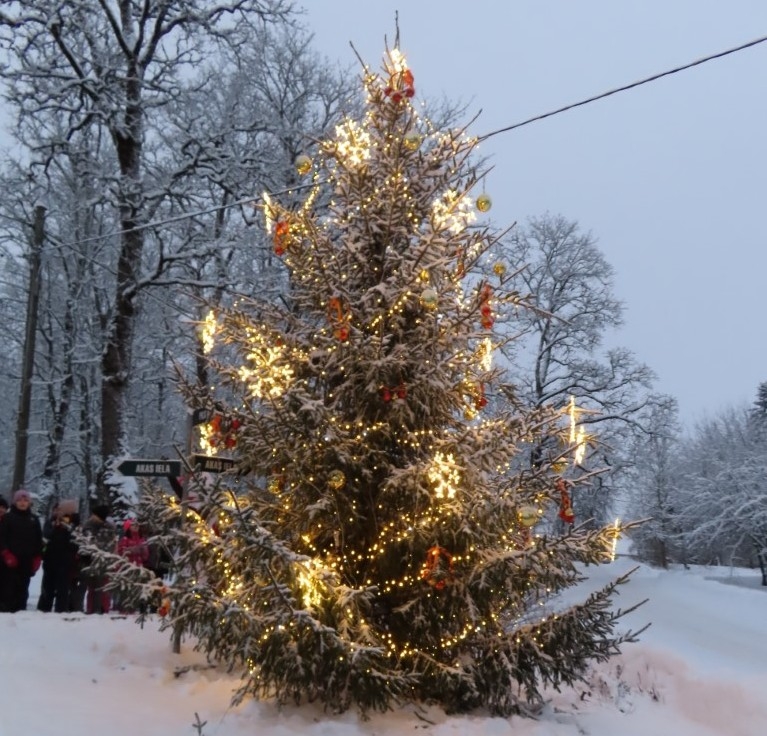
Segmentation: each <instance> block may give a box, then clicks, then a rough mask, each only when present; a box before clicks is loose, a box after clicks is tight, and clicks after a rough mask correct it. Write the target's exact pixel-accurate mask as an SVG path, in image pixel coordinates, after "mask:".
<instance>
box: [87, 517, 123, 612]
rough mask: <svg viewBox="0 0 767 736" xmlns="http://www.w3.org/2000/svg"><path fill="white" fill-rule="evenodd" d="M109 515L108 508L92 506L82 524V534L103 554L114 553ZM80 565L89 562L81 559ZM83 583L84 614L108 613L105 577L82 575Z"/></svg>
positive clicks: (112, 530) (109, 601)
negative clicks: (88, 515) (102, 551)
mask: <svg viewBox="0 0 767 736" xmlns="http://www.w3.org/2000/svg"><path fill="white" fill-rule="evenodd" d="M109 514H110V509H109V506H103V505H102V506H94V508H93V509H92V510H91V515H90V517H89V518H88V519H87V521H86V522H85V523H84V524H83V534H85V535H86V536H87V537H89V538H90V541H91V542H93V543H94V544H95V545H96V546H97V547H98V548H99V549H101V550H104V551H105V552H114V551H115V527H114V524H112V522H111V521H108V517H109ZM80 564H81V566H83V567H87V565H88V564H90V560H89V559H87V558H85V557H82V556H81V560H80ZM83 582H84V583H85V613H109V609H110V606H111V596H110V595H109V592H108V591H106V590H104V586H105V585H106V584H107V578H106V576H105V575H94V574H92V573H88V572H85V573H83Z"/></svg>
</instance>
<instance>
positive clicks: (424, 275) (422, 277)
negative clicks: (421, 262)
mask: <svg viewBox="0 0 767 736" xmlns="http://www.w3.org/2000/svg"><path fill="white" fill-rule="evenodd" d="M418 280H419V281H423V282H424V283H425V284H428V283H429V272H428V271H427V270H426V269H425V268H422V269H421V272H420V273H419V274H418Z"/></svg>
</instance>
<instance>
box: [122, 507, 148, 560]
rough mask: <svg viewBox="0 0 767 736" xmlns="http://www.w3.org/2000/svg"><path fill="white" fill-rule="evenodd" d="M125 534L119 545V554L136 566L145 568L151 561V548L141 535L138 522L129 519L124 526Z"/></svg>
mask: <svg viewBox="0 0 767 736" xmlns="http://www.w3.org/2000/svg"><path fill="white" fill-rule="evenodd" d="M123 531H124V532H125V533H124V534H123V536H122V537H121V538H120V541H119V542H118V543H117V554H118V555H122V556H123V557H127V558H128V559H129V560H130V561H131V562H132V563H133V564H134V565H139V566H140V567H143V566H144V565H146V563H147V560H149V546H148V545H147V543H146V538H145V537H144V536H143V535H142V534H141V529H140V528H139V525H138V522H136V521H134V520H133V519H128V520H127V521H126V522H125V523H124V524H123Z"/></svg>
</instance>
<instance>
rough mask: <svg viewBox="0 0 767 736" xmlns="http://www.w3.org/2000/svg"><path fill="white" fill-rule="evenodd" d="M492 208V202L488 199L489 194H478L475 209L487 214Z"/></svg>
mask: <svg viewBox="0 0 767 736" xmlns="http://www.w3.org/2000/svg"><path fill="white" fill-rule="evenodd" d="M492 206H493V200H492V199H490V195H489V194H480V195H479V197H477V209H478V210H479V211H480V212H489V211H490V208H491V207H492Z"/></svg>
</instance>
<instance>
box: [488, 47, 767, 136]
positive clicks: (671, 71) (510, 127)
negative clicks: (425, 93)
mask: <svg viewBox="0 0 767 736" xmlns="http://www.w3.org/2000/svg"><path fill="white" fill-rule="evenodd" d="M765 41H767V36H762V37H761V38H756V39H754V40H753V41H748V42H747V43H744V44H741V45H740V46H735V47H734V48H731V49H727V50H726V51H720V52H719V53H717V54H711V55H710V56H704V57H703V58H702V59H698V60H697V61H691V62H690V63H689V64H684V65H683V66H678V67H675V68H674V69H669V70H667V71H665V72H660V74H653V75H652V76H651V77H645V78H644V79H640V80H638V81H636V82H631V84H625V85H623V86H622V87H616V88H615V89H611V90H609V91H607V92H602V93H601V94H599V95H594V96H593V97H589V98H588V99H585V100H581V101H580V102H574V103H572V104H571V105H565V107H560V108H558V109H557V110H552V111H551V112H546V113H543V115H536V116H535V117H532V118H528V119H527V120H523V121H522V122H521V123H515V124H514V125H507V126H506V127H505V128H499V129H498V130H494V131H492V132H491V133H486V134H485V135H482V136H479V138H478V139H477V140H478V141H484V140H487V139H488V138H490V137H491V136H494V135H498V134H499V133H506V132H508V131H510V130H515V129H516V128H521V127H522V126H523V125H529V124H530V123H536V122H538V121H539V120H545V119H546V118H550V117H553V116H554V115H559V113H561V112H567V111H568V110H572V109H574V108H576V107H582V106H583V105H588V104H589V103H591V102H596V101H597V100H603V99H604V98H605V97H610V96H611V95H616V94H618V92H625V91H626V90H628V89H634V87H640V86H641V85H643V84H647V83H649V82H654V81H656V80H658V79H662V78H663V77H668V76H671V75H672V74H677V73H678V72H683V71H685V70H686V69H691V68H692V67H694V66H698V65H700V64H705V63H706V62H707V61H712V60H714V59H721V58H722V57H723V56H728V55H729V54H734V53H735V52H736V51H743V49H747V48H750V47H751V46H756V45H757V44H760V43H764V42H765Z"/></svg>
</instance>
